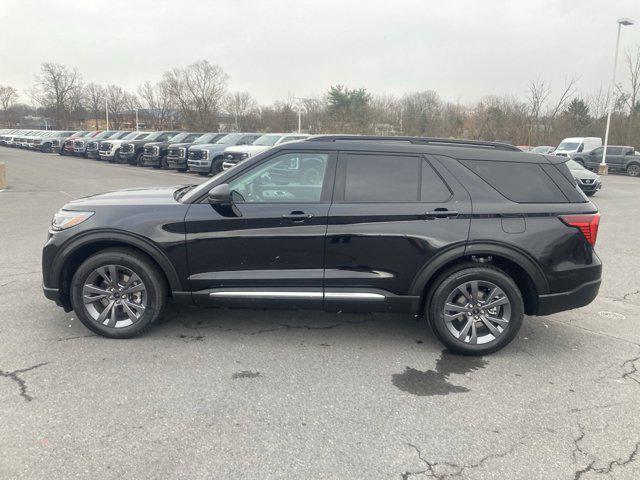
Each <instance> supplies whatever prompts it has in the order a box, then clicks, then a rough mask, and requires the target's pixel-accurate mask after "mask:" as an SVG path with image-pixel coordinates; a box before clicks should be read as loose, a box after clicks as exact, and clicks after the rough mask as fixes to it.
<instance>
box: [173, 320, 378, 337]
mask: <svg viewBox="0 0 640 480" xmlns="http://www.w3.org/2000/svg"><path fill="white" fill-rule="evenodd" d="M373 321H375V319H366V320H353V321H351V320H343V321H341V322H337V323H332V324H330V325H322V326H315V325H304V324H303V325H291V324H288V323H272V325H275V326H274V327H273V328H263V329H260V330H255V331H247V330H245V329H242V328H224V327H221V326H219V325H203V324H202V322H197V323H196V324H195V325H193V324H188V323H183V324H182V325H183V326H184V327H185V328H187V329H189V330H202V329H207V328H217V329H219V330H221V331H223V332H243V333H245V334H246V335H259V334H261V333H269V332H277V331H279V330H295V329H302V330H331V329H334V328H338V327H342V326H345V325H360V324H362V323H366V322H373Z"/></svg>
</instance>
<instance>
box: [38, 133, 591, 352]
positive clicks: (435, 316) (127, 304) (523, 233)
mask: <svg viewBox="0 0 640 480" xmlns="http://www.w3.org/2000/svg"><path fill="white" fill-rule="evenodd" d="M566 161H567V159H566V158H562V157H554V156H546V155H539V154H531V153H524V152H521V151H520V150H518V149H517V148H516V147H512V146H510V145H505V144H500V143H489V142H472V141H464V140H450V139H446V140H440V139H426V138H414V137H388V138H381V137H350V136H319V137H311V138H309V139H308V140H305V141H302V142H296V143H292V144H283V145H281V146H276V147H274V148H272V149H270V150H268V151H265V152H263V153H261V154H259V155H256V156H254V157H251V158H249V159H247V160H246V161H245V162H243V163H241V164H238V165H237V166H236V167H234V168H232V169H229V170H227V171H224V172H222V173H220V174H218V175H216V176H215V177H213V178H211V179H210V180H208V181H206V182H204V183H202V184H200V185H198V186H193V185H192V186H181V187H173V188H141V189H132V190H124V191H119V192H114V193H106V194H102V195H95V196H91V197H87V198H84V199H79V200H75V201H72V202H70V203H68V204H67V205H65V206H64V207H63V208H62V210H60V211H59V212H58V213H57V214H56V215H55V217H54V219H53V222H52V225H51V228H50V230H49V235H48V240H47V243H46V245H45V246H44V250H43V262H42V265H43V278H44V293H45V295H46V296H47V298H50V299H52V300H55V301H56V303H57V304H58V305H60V306H62V307H63V308H65V309H66V310H67V311H69V310H71V309H74V310H75V312H76V314H77V316H78V318H79V319H80V320H81V321H82V322H83V323H84V324H85V325H86V326H87V327H88V328H89V329H91V330H93V331H94V332H97V333H99V334H101V335H104V336H107V337H113V338H124V337H131V336H134V335H138V334H140V333H142V332H143V331H145V330H146V329H147V328H149V327H150V326H151V325H152V324H153V323H154V322H156V321H157V320H158V319H159V318H160V317H161V316H162V313H163V309H164V307H165V304H166V303H167V300H168V299H169V298H171V299H172V300H173V302H189V303H195V304H197V305H209V306H229V307H257V308H265V307H276V308H282V307H286V308H317V309H324V310H328V311H366V312H374V311H380V312H406V313H411V314H415V315H419V316H420V315H424V316H425V317H426V318H427V319H428V322H429V324H430V325H431V327H432V328H433V331H434V332H435V334H436V335H437V336H438V338H440V340H441V341H442V342H443V343H444V344H445V345H446V346H447V347H448V348H449V349H451V350H453V351H456V352H461V353H465V354H476V355H480V354H486V353H490V352H493V351H496V350H498V349H500V348H502V347H504V346H505V345H506V344H508V343H509V342H510V341H511V340H512V339H513V338H514V336H515V335H516V333H517V332H518V330H519V329H520V326H521V324H522V321H523V317H524V315H525V314H526V315H548V314H551V313H554V312H558V311H561V310H568V309H572V308H576V307H581V306H583V305H586V304H588V303H589V302H591V301H592V300H593V299H594V298H595V297H596V295H597V293H598V289H599V287H600V277H601V270H602V266H601V263H600V260H599V258H598V256H597V255H596V253H595V251H594V244H595V242H596V235H597V231H598V223H599V217H600V216H599V214H598V211H597V209H596V207H595V206H594V205H593V204H592V203H590V202H589V201H588V199H587V198H586V197H585V196H584V194H583V193H582V192H581V191H580V190H579V189H578V188H577V187H576V184H575V181H574V180H573V177H572V176H571V173H570V172H569V170H568V168H567V166H566V165H565V164H564V163H563V162H566ZM307 169H312V170H313V174H308V173H307V172H306V170H307ZM318 169H319V170H318ZM318 174H319V175H318Z"/></svg>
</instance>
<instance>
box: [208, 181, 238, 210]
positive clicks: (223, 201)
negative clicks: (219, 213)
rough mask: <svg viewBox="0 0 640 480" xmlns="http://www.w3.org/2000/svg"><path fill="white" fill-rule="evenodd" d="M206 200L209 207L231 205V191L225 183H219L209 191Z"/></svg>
mask: <svg viewBox="0 0 640 480" xmlns="http://www.w3.org/2000/svg"><path fill="white" fill-rule="evenodd" d="M207 200H208V201H209V203H210V204H211V205H231V204H232V203H233V201H232V200H231V190H230V189H229V185H228V184H227V183H221V184H220V185H216V186H215V187H213V188H212V189H211V190H209V195H208V197H207Z"/></svg>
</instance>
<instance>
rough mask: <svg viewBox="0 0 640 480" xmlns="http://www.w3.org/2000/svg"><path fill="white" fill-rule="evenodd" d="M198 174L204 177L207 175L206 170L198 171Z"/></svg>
mask: <svg viewBox="0 0 640 480" xmlns="http://www.w3.org/2000/svg"><path fill="white" fill-rule="evenodd" d="M198 175H200V176H202V177H206V176H208V175H209V173H208V172H198Z"/></svg>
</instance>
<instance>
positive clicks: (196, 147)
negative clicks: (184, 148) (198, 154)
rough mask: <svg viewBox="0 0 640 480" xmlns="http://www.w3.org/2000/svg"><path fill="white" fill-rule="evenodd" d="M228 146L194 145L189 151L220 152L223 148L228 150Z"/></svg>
mask: <svg viewBox="0 0 640 480" xmlns="http://www.w3.org/2000/svg"><path fill="white" fill-rule="evenodd" d="M228 147H229V144H227V143H204V144H202V145H194V146H193V147H191V148H190V149H189V150H208V151H213V152H216V151H220V152H222V151H223V150H224V149H225V148H228Z"/></svg>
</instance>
